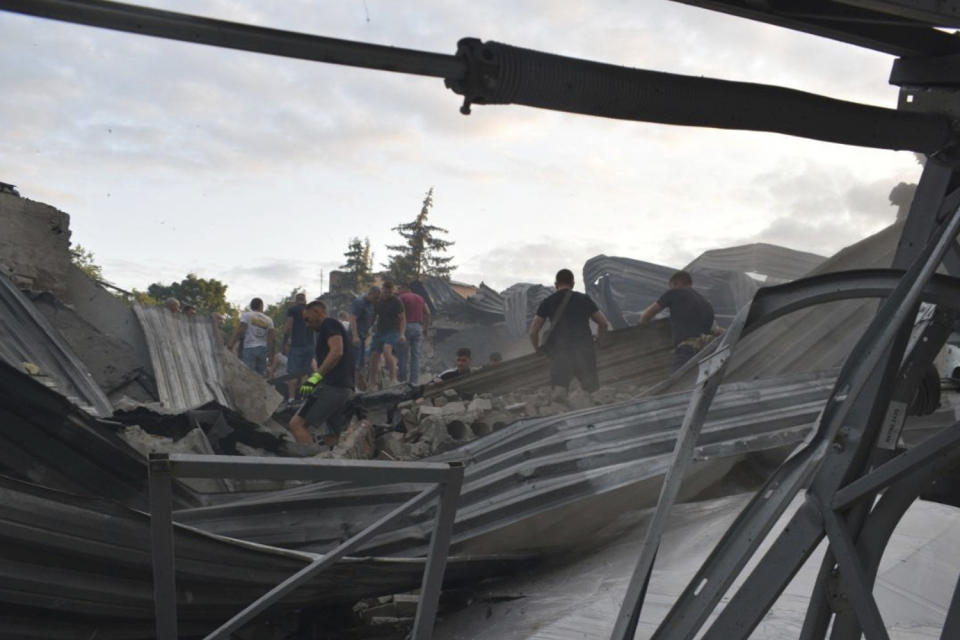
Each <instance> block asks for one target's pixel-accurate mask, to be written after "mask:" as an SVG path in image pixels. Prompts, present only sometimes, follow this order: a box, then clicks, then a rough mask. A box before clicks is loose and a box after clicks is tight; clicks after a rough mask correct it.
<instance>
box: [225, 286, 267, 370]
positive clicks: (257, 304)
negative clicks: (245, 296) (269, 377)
mask: <svg viewBox="0 0 960 640" xmlns="http://www.w3.org/2000/svg"><path fill="white" fill-rule="evenodd" d="M241 341H242V347H241V352H240V359H241V360H243V363H244V364H245V365H247V366H248V367H250V368H251V369H253V370H254V371H256V372H257V373H259V374H260V375H266V373H267V360H269V359H272V358H273V346H274V331H273V319H272V318H271V317H270V316H268V315H267V314H265V313H264V312H263V300H261V299H260V298H254V299H253V300H251V301H250V310H249V311H244V312H243V314H242V315H241V316H240V326H239V327H237V331H236V333H234V334H233V340H232V341H231V342H230V350H231V351H233V349H234V348H235V347H236V345H237V343H239V342H241Z"/></svg>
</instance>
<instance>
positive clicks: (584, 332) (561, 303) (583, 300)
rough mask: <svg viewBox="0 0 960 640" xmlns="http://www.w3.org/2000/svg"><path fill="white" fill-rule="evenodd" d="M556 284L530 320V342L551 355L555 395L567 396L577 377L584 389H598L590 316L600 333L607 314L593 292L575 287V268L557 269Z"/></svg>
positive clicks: (603, 330)
mask: <svg viewBox="0 0 960 640" xmlns="http://www.w3.org/2000/svg"><path fill="white" fill-rule="evenodd" d="M556 287H557V290H556V292H555V293H553V294H551V295H550V297H548V298H547V299H546V300H544V301H543V302H541V303H540V307H539V308H538V309H537V315H536V316H534V318H533V322H532V323H531V324H530V342H531V343H533V348H534V350H536V352H537V353H545V354H546V355H547V357H548V358H549V359H550V384H551V385H552V386H553V387H554V396H555V397H557V398H562V397H563V396H565V395H566V392H567V388H568V387H569V386H570V381H571V380H573V379H574V378H576V379H577V380H579V381H580V387H581V388H582V389H583V390H584V391H588V392H592V391H596V390H597V389H598V388H599V387H600V380H599V377H598V376H597V353H596V350H595V349H594V346H593V334H592V333H591V332H590V320H593V321H594V322H596V323H597V335H598V336H600V335H602V334H603V333H604V332H606V330H607V327H608V326H609V325H608V323H607V318H606V317H605V316H604V315H603V313H602V312H601V311H600V310H599V309H598V308H597V305H596V304H595V303H594V302H593V300H591V299H590V296H587V295H584V294H582V293H580V292H578V291H574V290H573V272H572V271H570V270H569V269H561V270H560V271H558V272H557V280H556ZM548 320H549V321H550V333H549V335H548V336H547V337H546V338H545V339H544V344H542V345H541V343H540V330H541V329H543V326H544V324H546V322H547V321H548Z"/></svg>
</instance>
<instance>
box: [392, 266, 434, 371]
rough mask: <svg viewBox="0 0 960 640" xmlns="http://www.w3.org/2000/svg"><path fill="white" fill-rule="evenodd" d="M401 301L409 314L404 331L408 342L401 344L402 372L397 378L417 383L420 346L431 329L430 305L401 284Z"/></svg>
mask: <svg viewBox="0 0 960 640" xmlns="http://www.w3.org/2000/svg"><path fill="white" fill-rule="evenodd" d="M397 297H398V298H400V302H402V303H403V310H404V313H406V316H407V329H406V331H405V332H404V336H406V338H407V341H406V344H402V343H401V344H400V345H399V349H398V351H399V353H398V356H399V357H398V358H397V360H398V361H399V367H400V372H399V374H397V379H398V380H400V382H407V381H409V382H410V384H417V383H418V382H419V381H420V346H421V343H422V342H423V340H424V339H425V338H427V337H428V335H429V331H430V307H428V306H427V302H426V300H424V299H423V298H422V297H421V296H419V295H417V294H416V293H414V292H413V291H411V290H410V287H409V286H407V285H401V286H400V295H399V296H397Z"/></svg>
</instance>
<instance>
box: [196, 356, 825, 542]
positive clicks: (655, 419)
mask: <svg viewBox="0 0 960 640" xmlns="http://www.w3.org/2000/svg"><path fill="white" fill-rule="evenodd" d="M832 383H833V375H832V374H830V373H827V374H820V375H805V376H795V377H787V378H780V379H768V380H759V381H754V382H751V383H741V384H732V385H724V386H723V387H722V388H721V390H720V392H719V393H718V394H717V397H716V400H715V401H714V404H713V407H714V409H713V411H712V413H711V415H710V418H709V419H708V421H707V422H706V424H705V426H704V429H703V435H702V437H701V441H700V446H699V448H698V452H697V458H698V463H697V464H696V465H695V471H694V472H693V473H692V474H691V479H690V482H689V484H688V485H687V491H688V492H695V491H696V490H698V489H702V488H703V487H704V486H706V485H708V484H709V483H711V482H714V481H716V480H717V479H718V478H719V477H721V476H722V475H723V474H724V473H725V472H726V471H727V470H728V469H729V468H730V466H732V465H733V464H734V463H735V462H736V461H738V460H739V459H740V458H741V457H742V456H743V455H744V454H746V453H748V452H751V451H759V450H770V449H779V448H782V447H790V446H792V445H794V444H796V443H798V442H800V441H801V440H802V439H803V437H804V436H805V434H806V432H807V429H808V427H809V424H810V423H811V422H812V421H813V420H814V419H815V418H816V416H817V414H818V412H819V411H820V408H821V406H822V404H823V402H824V401H825V399H826V397H827V394H828V393H829V391H830V388H831V386H832ZM688 397H689V394H688V393H686V392H683V393H675V394H668V395H664V396H658V397H655V398H645V399H637V400H633V401H629V402H623V403H619V404H615V405H609V406H603V407H596V408H592V409H586V410H583V411H578V412H572V413H568V414H563V415H560V416H555V417H550V418H535V419H529V420H523V421H520V422H517V423H514V424H513V425H510V426H508V427H506V428H504V429H502V430H500V431H497V432H494V433H493V434H490V435H487V436H485V437H483V438H480V439H478V440H475V441H472V442H470V443H468V444H466V445H465V446H463V447H461V448H460V449H457V450H455V451H451V452H449V453H447V454H444V455H441V456H438V457H435V458H432V459H431V460H437V461H442V460H454V459H463V460H464V461H465V462H466V464H467V467H466V474H465V477H464V486H463V491H462V494H461V500H460V508H459V511H458V513H457V520H456V524H455V527H454V538H453V545H454V546H453V549H454V552H456V553H463V552H468V553H505V552H517V553H520V552H532V551H543V550H544V549H545V548H547V547H550V546H562V545H563V544H575V543H578V542H583V540H584V538H583V537H579V538H578V536H577V534H576V533H574V531H573V530H574V529H576V527H574V526H573V524H571V525H569V526H570V529H571V531H570V532H568V533H569V534H570V538H568V539H566V540H561V538H563V536H561V535H560V533H559V532H553V533H546V532H545V530H544V528H545V527H546V528H547V529H549V528H550V527H551V526H555V524H556V523H557V522H558V521H562V520H564V519H569V518H571V517H572V516H573V515H574V514H576V513H578V512H581V513H587V512H589V513H591V514H593V515H595V516H596V517H595V518H594V517H593V516H591V518H590V519H588V520H589V522H579V521H576V520H574V521H573V522H576V524H577V526H581V525H582V526H584V527H587V528H589V527H590V526H593V525H597V526H601V525H602V524H603V523H604V522H605V521H606V518H607V516H613V515H615V513H616V511H617V510H618V509H620V508H622V507H623V506H624V504H627V503H628V504H631V505H634V506H636V505H638V504H651V505H652V504H654V503H655V502H656V497H657V492H658V487H659V481H660V478H661V477H662V475H663V473H664V472H665V471H666V469H667V468H668V467H669V464H670V459H671V456H672V452H673V446H674V439H675V437H676V433H677V430H678V428H679V426H680V424H681V421H682V418H683V415H684V413H685V411H686V405H687V400H688ZM415 490H416V489H415V487H413V486H409V485H404V486H395V487H390V488H381V489H377V490H371V489H364V488H361V489H357V488H349V487H344V486H342V485H331V484H329V483H328V484H322V485H310V486H305V487H298V488H294V489H289V490H285V491H278V492H272V493H270V494H266V495H263V496H258V497H247V498H245V499H243V500H239V501H234V502H229V503H226V504H221V505H216V506H208V507H199V508H195V509H188V510H185V511H180V512H178V513H177V518H178V520H180V521H181V522H185V523H189V524H191V525H193V526H197V527H200V528H202V529H204V530H208V531H211V532H215V533H220V534H224V535H229V536H232V537H238V538H242V539H245V540H253V541H257V542H262V543H265V544H271V545H276V546H282V547H288V548H295V549H307V550H310V551H316V552H322V551H324V550H328V549H329V548H330V547H331V546H333V545H335V544H337V543H338V542H339V541H340V540H341V538H342V537H344V536H346V535H349V534H351V533H355V532H357V531H359V529H360V528H362V527H363V526H364V524H365V523H367V522H370V521H372V520H373V519H375V518H377V517H379V516H380V515H382V514H383V513H385V512H386V511H387V510H389V509H391V508H392V507H394V506H396V505H397V504H398V503H399V502H401V501H403V500H405V499H409V498H410V497H412V495H413V493H414V492H415ZM228 499H229V498H228ZM430 514H431V512H430V511H429V510H422V511H418V512H415V513H413V514H411V515H410V516H409V517H407V519H406V520H404V521H401V522H398V524H397V525H396V526H395V527H394V528H393V529H391V530H390V531H388V532H385V533H384V534H382V535H380V536H378V537H377V538H374V539H373V540H371V541H370V542H369V543H368V544H367V545H366V546H365V547H364V548H363V551H364V552H365V553H372V554H378V555H383V554H401V555H418V554H420V553H422V552H423V550H424V549H425V546H426V543H427V540H428V536H429V531H430V526H429V521H430V520H429V519H430ZM582 535H588V534H581V536H582Z"/></svg>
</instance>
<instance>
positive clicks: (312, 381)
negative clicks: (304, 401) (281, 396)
mask: <svg viewBox="0 0 960 640" xmlns="http://www.w3.org/2000/svg"><path fill="white" fill-rule="evenodd" d="M321 380H323V375H322V374H320V373H314V374H311V375H310V377H309V378H307V379H306V380H304V381H303V384H302V385H300V395H301V396H302V397H307V396H308V395H310V394H311V393H313V389H314V387H316V386H317V385H318V384H319V383H320V381H321Z"/></svg>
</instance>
